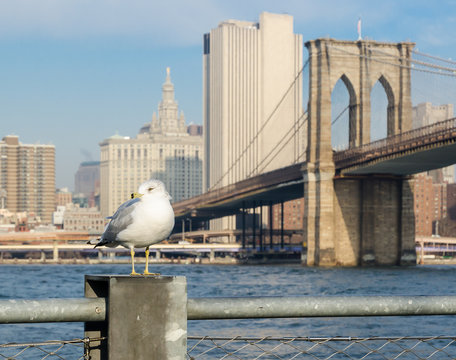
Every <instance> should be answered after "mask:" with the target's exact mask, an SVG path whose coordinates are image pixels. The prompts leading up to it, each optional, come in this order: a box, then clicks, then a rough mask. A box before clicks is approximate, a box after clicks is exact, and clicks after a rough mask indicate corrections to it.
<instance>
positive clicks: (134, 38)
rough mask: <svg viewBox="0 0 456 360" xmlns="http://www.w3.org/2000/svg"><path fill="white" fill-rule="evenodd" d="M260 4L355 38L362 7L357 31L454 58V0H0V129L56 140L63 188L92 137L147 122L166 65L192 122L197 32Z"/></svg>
mask: <svg viewBox="0 0 456 360" xmlns="http://www.w3.org/2000/svg"><path fill="white" fill-rule="evenodd" d="M263 11H267V12H273V13H281V14H282V13H285V14H289V15H292V16H293V19H294V31H295V33H299V34H302V35H303V39H304V41H307V40H312V39H316V38H321V37H328V36H329V37H331V38H335V39H341V40H357V38H358V33H357V23H358V19H359V18H361V20H362V37H363V38H368V39H372V40H377V41H388V42H399V41H413V42H415V43H416V48H417V49H418V50H419V51H420V52H424V53H428V54H432V55H435V56H439V57H442V58H453V59H456V36H455V31H456V0H442V1H440V0H439V1H438V5H436V2H432V1H429V0H426V1H422V0H413V1H409V0H402V1H397V0H382V1H375V2H374V1H367V0H365V1H361V0H344V1H336V0H332V1H331V0H322V1H314V0H312V1H309V0H281V1H275V0H274V1H272V0H251V1H245V0H244V1H239V0H230V1H221V0H193V1H184V0H167V1H156V0H128V1H127V0H0V138H2V137H3V136H6V135H11V134H14V135H18V136H19V140H20V141H21V142H22V143H24V144H35V143H40V144H53V145H55V148H56V186H57V188H61V187H68V188H70V190H72V189H73V188H74V175H75V173H76V171H77V169H78V167H79V164H80V163H81V162H83V161H89V160H99V143H100V142H101V141H103V140H104V139H106V138H108V137H109V136H112V135H114V134H116V133H118V134H120V135H124V136H131V137H134V136H136V134H137V133H138V130H139V129H140V127H141V126H142V125H143V124H144V123H146V122H150V121H151V117H152V114H153V112H156V111H157V107H158V103H159V102H160V100H161V86H162V84H163V82H164V81H165V76H166V67H170V68H171V79H172V82H173V83H174V85H175V95H176V100H177V101H178V103H179V107H180V110H182V111H183V112H184V114H185V117H186V120H187V123H196V124H201V123H202V38H203V34H204V33H207V32H209V31H210V30H211V29H212V28H216V27H217V26H218V24H219V23H220V22H221V21H223V20H227V19H238V20H248V21H255V22H257V21H258V19H259V14H260V13H261V12H263ZM304 52H305V53H304V58H307V53H306V50H304Z"/></svg>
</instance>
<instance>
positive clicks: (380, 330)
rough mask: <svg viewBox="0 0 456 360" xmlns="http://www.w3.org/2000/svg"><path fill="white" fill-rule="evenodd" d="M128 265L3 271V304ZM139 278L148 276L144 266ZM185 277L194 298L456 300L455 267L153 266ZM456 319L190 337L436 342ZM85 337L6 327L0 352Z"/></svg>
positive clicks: (227, 324)
mask: <svg viewBox="0 0 456 360" xmlns="http://www.w3.org/2000/svg"><path fill="white" fill-rule="evenodd" d="M130 269H131V268H130V265H128V264H123V265H120V264H119V265H106V264H105V265H1V266H0V284H1V288H0V299H2V300H3V299H42V298H74V297H83V296H84V290H83V289H84V275H85V274H93V275H96V274H122V275H125V274H128V273H129V271H130ZM137 270H138V271H140V270H142V268H141V267H140V266H139V265H138V269H137ZM151 270H152V271H155V272H160V273H161V274H162V275H173V276H182V275H183V276H186V277H187V283H188V297H189V298H192V297H211V296H242V297H245V296H305V295H314V296H322V295H324V296H332V295H339V296H340V295H346V296H353V295H456V286H455V285H454V283H455V280H456V266H451V265H448V266H416V267H405V268H401V267H387V268H332V269H330V268H307V267H301V266H299V265H286V266H278V265H274V266H256V265H255V266H253V265H252V266H246V265H245V266H233V265H227V266H223V265H177V264H176V265H171V264H166V265H152V266H151ZM455 320H456V319H455V318H454V317H450V316H433V317H430V316H429V317H428V316H425V317H370V318H333V319H330V318H313V319H259V320H209V321H189V324H188V333H189V335H219V336H235V335H244V336H253V335H254V336H266V335H271V336H291V337H296V336H310V337H318V336H323V337H326V336H362V337H366V336H434V335H454V334H455V331H454V322H455ZM82 337H83V324H81V323H54V324H28V325H27V324H26V325H23V324H10V325H0V344H2V343H7V342H26V341H45V340H69V339H73V338H82Z"/></svg>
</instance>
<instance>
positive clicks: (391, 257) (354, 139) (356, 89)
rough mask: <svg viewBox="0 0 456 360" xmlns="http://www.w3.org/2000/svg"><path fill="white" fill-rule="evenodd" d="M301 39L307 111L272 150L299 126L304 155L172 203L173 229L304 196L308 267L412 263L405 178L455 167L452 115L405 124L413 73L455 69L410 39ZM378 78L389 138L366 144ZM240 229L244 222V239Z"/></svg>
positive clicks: (410, 197)
mask: <svg viewBox="0 0 456 360" xmlns="http://www.w3.org/2000/svg"><path fill="white" fill-rule="evenodd" d="M305 45H306V47H307V50H308V52H309V58H308V61H307V62H306V64H305V65H304V67H303V69H302V71H305V70H307V71H308V77H309V98H308V107H307V109H306V110H305V111H304V112H303V116H301V117H300V119H299V122H298V123H297V124H295V126H294V128H292V129H290V131H289V132H288V133H287V135H286V136H287V138H283V139H278V142H277V144H276V146H274V147H273V149H272V150H271V152H274V151H275V152H276V153H278V152H280V149H281V142H286V141H290V139H292V137H293V136H297V135H296V134H297V133H298V130H299V129H301V128H305V129H306V134H307V135H306V136H307V146H306V149H305V154H304V160H303V161H295V162H293V163H291V164H289V165H288V166H285V167H283V168H280V169H276V170H273V171H269V172H261V171H259V172H258V173H256V174H252V175H251V176H250V177H248V178H246V179H245V180H242V181H239V182H236V183H233V184H229V185H227V186H223V187H219V188H215V189H211V190H209V191H207V192H206V193H203V194H201V195H199V196H197V197H194V198H191V199H187V200H183V201H180V202H176V203H174V204H173V206H174V210H175V213H176V220H177V221H176V224H177V228H176V231H177V232H179V231H184V230H185V223H187V221H191V222H192V223H193V224H195V225H193V228H194V229H195V228H197V227H198V224H199V225H201V224H203V223H205V222H207V221H208V220H212V219H217V218H221V217H224V216H229V215H241V216H243V217H244V216H245V214H247V213H252V212H254V213H255V212H256V211H257V210H256V209H257V208H260V209H262V207H263V206H272V205H274V204H278V203H283V202H284V201H288V200H292V199H298V198H304V204H305V206H304V214H303V219H304V221H303V223H304V224H303V229H302V233H303V239H304V243H303V256H302V260H303V262H304V263H305V264H306V265H320V266H334V265H342V266H356V265H364V264H379V265H388V264H399V265H406V264H415V263H416V250H415V226H414V208H413V181H414V180H413V175H414V174H417V173H420V172H423V171H428V170H432V169H438V168H442V167H445V166H448V165H451V164H454V163H456V155H455V154H456V152H455V150H456V147H455V146H456V145H455V140H456V119H454V118H453V119H448V120H446V121H442V122H439V123H436V124H433V125H429V126H425V127H422V128H418V129H412V100H411V78H412V74H413V73H414V72H418V71H422V72H428V73H435V74H436V75H438V76H447V77H450V78H453V79H454V78H455V77H456V75H455V72H454V69H453V68H445V67H438V68H436V67H434V66H432V65H428V64H425V63H423V62H421V61H416V60H414V59H413V58H412V54H414V53H416V52H415V50H414V44H413V43H410V42H401V43H381V42H375V41H367V40H366V41H355V42H352V41H340V40H334V39H317V40H312V41H308V42H307V43H306V44H305ZM339 80H342V81H343V83H344V85H345V86H346V88H347V90H348V94H349V104H348V106H347V107H346V109H344V111H345V110H348V119H349V120H348V124H349V125H348V147H347V148H346V149H344V150H340V151H336V150H335V149H334V148H333V146H332V143H331V125H332V123H334V120H332V119H333V118H334V114H331V93H332V91H333V88H334V86H335V85H336V83H337V82H338V81H339ZM377 82H380V83H381V85H382V86H383V88H384V90H385V93H386V96H387V102H388V105H387V121H386V123H387V130H386V133H387V136H386V138H384V139H381V140H377V141H371V138H372V134H371V133H370V129H371V119H372V113H371V112H372V109H371V103H370V94H371V90H372V87H373V85H374V84H375V83H377ZM336 120H337V119H336ZM269 161H273V156H271V160H269ZM260 211H261V210H260ZM261 216H262V215H261ZM179 226H180V228H179ZM245 226H246V224H245V221H243V231H244V233H243V236H244V237H245ZM244 237H243V240H242V241H243V242H242V245H243V247H245V238H244ZM254 246H255V244H254Z"/></svg>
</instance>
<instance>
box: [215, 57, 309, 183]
mask: <svg viewBox="0 0 456 360" xmlns="http://www.w3.org/2000/svg"><path fill="white" fill-rule="evenodd" d="M308 64H309V59H307V61H306V62H305V64H304V65H303V66H302V68H301V69H300V70H299V72H298V74H297V75H296V76H295V78H294V79H293V81H292V82H291V84H290V86H289V87H288V89H287V90H286V91H285V93H284V95H283V96H282V98H281V99H280V101H279V102H278V104H277V105H276V106H275V107H274V109H273V110H272V113H271V114H270V115H269V116H268V118H267V119H266V121H265V122H264V123H263V124H262V125H261V127H260V128H259V129H258V131H257V133H256V134H255V136H254V137H253V138H252V139H251V140H250V142H249V143H248V144H247V146H246V147H245V148H244V150H243V151H242V153H241V154H240V155H239V156H238V157H237V159H236V160H235V161H234V162H233V163H232V164H231V166H230V167H229V168H228V170H226V171H225V173H224V174H223V175H222V176H221V177H220V178H219V180H218V181H217V182H216V183H215V184H214V185H212V186H211V187H210V188H209V190H213V189H214V188H216V187H217V185H218V184H220V183H221V182H222V181H223V179H224V178H225V177H226V176H227V175H228V174H229V173H230V172H231V170H232V169H233V168H234V167H235V166H236V164H238V163H239V161H240V160H241V159H242V157H243V156H244V155H245V154H246V153H247V151H248V150H249V149H250V147H251V146H252V145H253V144H254V142H255V141H256V139H257V138H258V136H259V135H260V133H261V132H262V131H263V130H264V128H265V127H266V125H267V124H268V123H269V121H270V120H271V119H272V117H273V115H274V114H275V113H276V111H277V109H278V108H279V106H280V105H281V104H282V102H283V101H284V100H285V98H286V97H287V95H288V93H289V92H290V90H291V89H292V88H293V86H295V85H296V81H297V80H298V79H299V77H300V76H301V74H302V72H303V71H304V69H305V68H306V67H307V65H308Z"/></svg>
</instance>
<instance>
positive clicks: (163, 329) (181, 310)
mask: <svg viewBox="0 0 456 360" xmlns="http://www.w3.org/2000/svg"><path fill="white" fill-rule="evenodd" d="M85 296H86V297H105V298H106V299H107V300H106V302H107V320H106V321H103V322H86V323H85V336H86V337H91V338H94V337H100V338H102V339H103V340H101V341H100V342H98V343H91V348H90V356H91V357H90V358H91V359H92V360H102V359H109V360H120V359H137V360H141V359H164V360H166V359H173V360H174V359H176V360H178V359H179V360H180V359H182V360H184V359H185V357H186V353H187V282H186V279H185V277H183V276H122V275H102V276H96V275H86V277H85Z"/></svg>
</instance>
